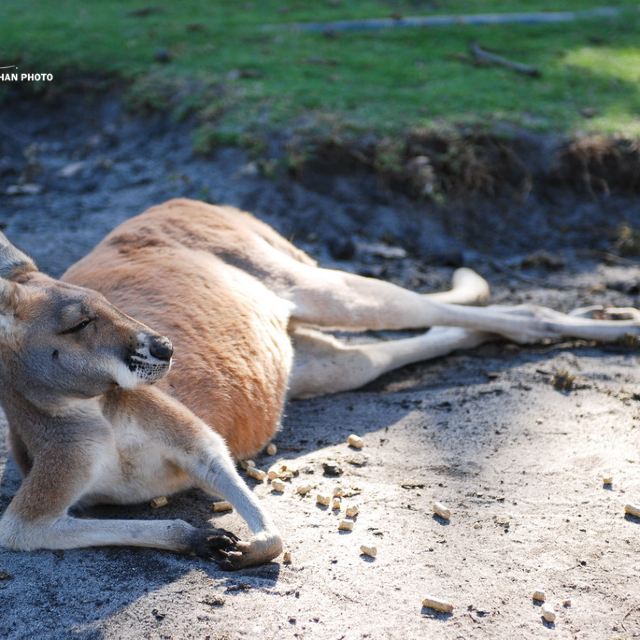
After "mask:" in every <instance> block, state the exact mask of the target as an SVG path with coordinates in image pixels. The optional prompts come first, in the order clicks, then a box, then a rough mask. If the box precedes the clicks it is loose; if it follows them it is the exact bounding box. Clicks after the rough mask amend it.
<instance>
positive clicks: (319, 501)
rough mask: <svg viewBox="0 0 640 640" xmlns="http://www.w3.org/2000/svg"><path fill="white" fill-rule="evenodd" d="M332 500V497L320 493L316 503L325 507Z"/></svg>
mask: <svg viewBox="0 0 640 640" xmlns="http://www.w3.org/2000/svg"><path fill="white" fill-rule="evenodd" d="M330 502H331V498H330V497H329V496H323V495H322V494H320V493H319V494H318V495H317V496H316V503H317V504H321V505H322V506H323V507H328V506H329V503H330Z"/></svg>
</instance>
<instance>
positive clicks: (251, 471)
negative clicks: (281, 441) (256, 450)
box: [247, 467, 267, 482]
mask: <svg viewBox="0 0 640 640" xmlns="http://www.w3.org/2000/svg"><path fill="white" fill-rule="evenodd" d="M247 475H248V476H249V477H250V478H253V479H254V480H257V481H258V482H264V479H265V478H266V477H267V474H266V473H265V472H264V471H262V469H256V468H255V467H249V468H248V469H247Z"/></svg>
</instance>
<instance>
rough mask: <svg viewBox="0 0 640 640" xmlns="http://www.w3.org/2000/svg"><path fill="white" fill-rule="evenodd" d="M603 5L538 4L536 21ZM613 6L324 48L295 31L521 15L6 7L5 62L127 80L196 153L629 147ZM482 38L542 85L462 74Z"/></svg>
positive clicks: (269, 6)
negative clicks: (340, 144)
mask: <svg viewBox="0 0 640 640" xmlns="http://www.w3.org/2000/svg"><path fill="white" fill-rule="evenodd" d="M601 4H603V3H602V2H589V1H586V0H563V2H562V3H561V5H560V6H558V3H557V2H547V1H544V0H532V1H530V2H527V3H526V5H527V6H526V10H527V11H533V10H545V9H546V10H559V9H585V8H592V7H594V6H599V5H601ZM606 4H608V5H609V6H617V7H621V8H623V9H624V11H625V13H624V15H623V16H622V17H621V18H619V19H610V20H603V19H599V20H583V21H579V22H576V23H572V24H561V25H546V26H541V25H536V26H533V25H529V26H525V25H505V26H492V27H446V28H444V27H443V28H435V29H398V30H387V31H376V32H352V33H343V34H338V35H335V36H334V37H327V36H325V35H323V34H311V33H299V32H296V31H292V30H290V29H287V28H286V25H287V23H292V22H299V21H331V20H341V19H350V18H371V17H385V16H389V15H416V14H428V13H465V12H468V13H479V12H490V11H504V12H508V11H518V10H520V11H521V10H522V3H518V2H514V1H508V0H483V1H477V0H459V1H457V2H455V3H454V2H450V3H443V2H437V3H436V2H427V1H422V2H421V1H417V0H408V1H402V0H397V1H386V2H385V1H382V0H362V1H359V2H346V1H340V0H325V1H318V2H303V1H298V2H275V1H272V0H262V1H257V0H256V1H254V2H240V3H236V2H229V1H228V0H206V1H205V0H184V1H181V2H167V1H158V2H152V3H150V4H148V5H147V4H145V3H144V2H140V3H136V4H134V3H131V2H125V1H124V0H101V1H100V2H96V3H83V2H80V1H79V0H76V1H72V0H61V1H60V2H56V3H43V2H38V1H35V0H4V2H3V9H2V13H3V17H2V20H1V21H0V65H4V64H10V63H16V64H19V65H20V67H21V68H22V69H23V70H25V71H33V72H37V71H43V72H44V71H50V72H54V73H57V74H63V75H64V76H65V77H66V78H69V79H71V80H73V77H74V74H77V75H89V76H91V75H92V74H93V75H96V76H101V77H104V76H112V77H117V78H121V79H123V80H125V81H126V82H127V83H129V86H130V89H129V91H128V99H129V101H130V104H131V105H132V106H134V107H135V108H137V109H140V110H145V109H165V110H167V109H168V110H171V111H173V113H174V115H175V116H176V117H177V118H183V117H186V116H188V115H192V114H196V115H197V116H198V119H199V121H200V123H201V127H200V129H199V130H198V131H197V132H196V134H195V137H196V140H195V142H196V146H197V147H198V148H200V149H201V150H206V149H207V148H210V147H211V146H215V145H217V144H225V143H228V142H241V141H242V140H247V139H248V137H251V136H252V135H255V133H256V132H266V131H272V130H274V129H278V128H280V129H281V128H288V129H291V128H295V129H296V130H302V131H304V130H305V129H307V130H310V131H314V132H318V131H326V132H334V131H335V130H336V129H338V130H340V131H344V130H348V131H359V132H362V131H373V132H376V133H379V134H382V135H390V134H391V135H392V134H394V133H397V132H399V131H404V130H407V129H416V128H418V129H419V128H434V127H436V128H438V127H441V126H442V125H443V124H445V125H446V124H450V123H456V124H458V123H475V124H482V125H488V126H492V125H494V124H495V123H497V122H508V123H513V124H515V125H518V126H524V127H526V128H531V129H534V130H541V131H557V132H564V133H571V134H575V133H578V132H581V131H587V132H602V133H618V134H624V135H628V136H635V135H638V134H639V133H640V118H639V117H638V116H639V115H640V83H639V80H640V71H639V69H640V44H639V42H640V39H639V36H640V12H639V11H638V8H637V3H635V2H630V1H626V0H618V1H614V0H609V1H608V2H607V3H606ZM266 25H273V28H266V27H265V26H266ZM473 40H478V41H479V42H480V43H481V45H482V46H483V47H484V48H485V49H489V50H492V51H495V52H497V53H500V54H501V55H503V56H506V57H508V58H510V59H513V60H517V61H520V62H524V63H527V64H531V65H535V66H537V67H538V68H539V69H540V70H541V72H542V74H543V75H542V77H541V78H539V79H532V78H528V77H524V76H519V75H516V74H514V73H512V72H510V71H508V70H506V69H501V68H496V67H487V68H476V67H473V66H470V65H468V64H465V63H464V62H461V61H460V59H458V57H459V56H460V54H466V53H467V49H468V45H469V43H470V42H471V41H473ZM0 86H1V85H0ZM390 161H393V159H392V158H391V160H390Z"/></svg>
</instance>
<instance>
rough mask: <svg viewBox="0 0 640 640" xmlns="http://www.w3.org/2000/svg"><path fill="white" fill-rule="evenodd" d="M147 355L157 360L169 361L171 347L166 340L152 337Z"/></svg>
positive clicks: (171, 352)
mask: <svg viewBox="0 0 640 640" xmlns="http://www.w3.org/2000/svg"><path fill="white" fill-rule="evenodd" d="M149 353H150V354H151V355H152V356H153V357H154V358H158V360H171V356H172V355H173V345H172V344H171V341H170V340H169V339H168V338H163V337H161V336H154V337H153V338H151V340H150V341H149Z"/></svg>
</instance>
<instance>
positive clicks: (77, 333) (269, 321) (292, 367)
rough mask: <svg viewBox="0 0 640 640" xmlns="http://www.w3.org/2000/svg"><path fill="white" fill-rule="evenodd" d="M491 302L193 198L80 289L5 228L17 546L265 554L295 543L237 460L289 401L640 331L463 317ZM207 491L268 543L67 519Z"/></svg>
mask: <svg viewBox="0 0 640 640" xmlns="http://www.w3.org/2000/svg"><path fill="white" fill-rule="evenodd" d="M488 296H489V288H488V285H487V283H486V282H485V281H484V280H483V279H482V278H481V277H480V276H478V275H477V274H475V273H473V272H472V271H470V270H468V269H461V270H458V271H457V272H456V274H455V276H454V287H453V289H452V290H451V291H448V292H443V293H437V294H418V293H415V292H412V291H407V290H405V289H402V288H400V287H397V286H395V285H392V284H390V283H386V282H382V281H378V280H374V279H370V278H362V277H360V276H356V275H353V274H349V273H344V272H341V271H335V270H327V269H321V268H319V267H317V266H316V264H315V262H314V261H313V260H312V259H311V258H309V257H308V256H306V255H305V254H304V253H303V252H301V251H299V250H298V249H296V248H295V247H294V246H293V245H291V244H290V243H289V242H287V241H286V240H285V239H284V238H282V237H281V236H279V235H278V234H277V233H276V232H275V231H273V230H272V229H270V228H269V227H267V226H266V225H264V224H263V223H261V222H259V221H258V220H256V219H255V218H253V217H252V216H250V215H249V214H247V213H244V212H241V211H238V210H236V209H233V208H231V207H216V206H212V205H207V204H204V203H199V202H194V201H190V200H172V201H170V202H167V203H165V204H163V205H160V206H157V207H153V208H152V209H149V210H148V211H147V212H145V213H143V214H141V215H139V216H137V217H136V218H132V219H131V220H128V221H127V222H125V223H124V224H122V225H120V226H119V227H118V228H117V229H115V230H114V231H113V232H112V233H110V234H109V235H108V236H107V237H106V238H105V239H104V240H103V241H102V242H101V243H100V244H99V245H98V246H97V247H96V248H95V249H94V250H93V251H92V252H91V253H90V254H89V255H88V256H86V257H85V258H84V259H82V260H81V261H80V262H78V263H77V264H75V265H74V266H72V267H71V268H70V269H69V271H68V272H67V273H66V274H65V275H64V277H63V280H62V281H56V280H53V279H52V278H49V277H47V276H46V275H44V274H41V273H39V272H38V271H37V269H36V267H35V265H34V264H33V262H32V261H31V260H30V259H29V258H28V257H27V256H25V255H24V254H22V253H21V252H20V251H19V250H17V249H16V248H15V247H13V245H11V243H9V241H8V240H7V239H6V238H5V237H4V236H3V235H2V234H1V233H0V403H1V404H2V406H3V408H4V410H5V412H6V414H7V418H8V420H9V429H10V443H11V447H12V450H13V453H14V455H15V457H16V460H17V462H18V465H19V467H20V469H21V471H22V472H23V474H24V475H25V480H24V482H23V484H22V486H21V487H20V489H19V491H18V493H17V495H16V496H15V497H14V499H13V501H12V502H11V504H10V505H9V507H8V508H7V510H6V511H5V513H4V514H3V515H2V518H1V519H0V544H4V545H6V546H9V547H12V548H16V549H36V548H53V549H56V548H58V549H62V548H73V547H80V546H93V545H111V544H115V545H136V546H149V547H155V548H158V549H168V550H173V551H178V552H182V553H189V552H192V553H199V554H204V555H207V556H216V557H218V559H220V560H221V562H222V563H223V565H224V566H226V567H227V568H239V567H243V566H248V565H251V564H257V563H260V562H266V561H268V560H270V559H272V558H274V557H276V556H277V555H278V554H279V553H280V551H281V550H282V540H281V538H280V535H279V534H278V531H277V528H276V527H275V525H274V523H273V522H272V520H271V518H270V516H269V514H267V513H266V512H265V511H264V509H263V508H262V506H261V505H260V503H259V502H258V500H257V499H256V498H255V496H254V494H253V493H252V492H251V491H250V490H249V489H248V487H247V486H246V485H245V483H244V482H243V480H242V479H241V478H240V476H239V475H238V472H237V470H236V468H235V466H234V463H233V461H232V456H233V457H235V458H236V459H238V458H243V457H246V456H249V455H253V454H255V453H256V452H258V451H260V449H261V448H262V447H264V446H265V444H267V442H268V441H269V440H270V439H271V438H272V437H273V435H274V433H275V432H276V430H277V428H278V425H279V422H280V418H281V415H282V409H283V406H284V402H285V398H286V396H287V394H288V396H289V397H292V398H296V397H304V396H313V395H320V394H323V393H334V392H338V391H346V390H349V389H353V388H356V387H358V386H361V385H363V384H366V383H367V382H369V381H370V380H373V379H374V378H376V377H377V376H379V375H381V374H382V373H384V372H386V371H389V370H391V369H393V368H396V367H399V366H403V365H405V364H408V363H411V362H416V361H418V360H424V359H429V358H434V357H438V356H442V355H446V354H447V353H450V352H451V351H453V350H455V349H462V348H471V347H473V346H476V345H478V344H480V343H482V342H484V341H486V340H490V339H494V338H495V337H496V336H502V337H506V338H507V339H511V340H514V341H516V342H532V341H535V340H541V339H556V338H560V337H564V336H575V337H582V338H587V339H594V340H603V341H607V340H616V339H619V338H620V337H622V336H624V335H626V334H633V335H638V334H639V333H640V313H638V312H637V311H636V310H635V309H621V310H606V309H600V308H598V309H596V308H587V309H581V310H577V311H576V312H575V313H574V314H570V315H566V314H561V313H557V312H555V311H552V310H551V309H545V308H542V307H533V306H518V307H499V306H493V307H487V308H474V307H465V308H463V307H460V306H457V305H459V304H478V303H481V302H485V301H486V300H487V299H488ZM592 315H595V316H596V317H598V318H599V319H597V320H594V319H592V318H591V317H590V316H592ZM332 327H341V328H347V329H350V330H356V331H357V330H366V329H405V328H411V329H416V328H421V327H424V328H428V327H432V329H431V330H430V331H428V332H426V333H424V334H422V335H418V336H415V337H412V338H407V339H403V340H394V341H387V342H376V343H370V344H356V345H347V344H343V343H341V342H339V341H338V340H336V339H335V338H333V337H331V336H329V335H327V334H325V333H322V331H320V330H318V329H329V328H332ZM164 336H167V337H168V338H169V339H170V340H171V342H172V343H173V349H174V350H175V357H174V358H173V366H172V368H171V369H169V363H170V360H171V354H172V349H171V345H170V344H169V342H168V340H167V338H166V337H164ZM294 348H295V361H294V357H293V356H294ZM151 385H153V386H151ZM192 486H198V487H201V488H202V489H203V490H205V491H207V492H209V493H211V494H212V495H218V496H221V497H223V498H225V499H226V500H229V501H230V502H231V503H232V504H233V505H234V507H235V508H236V510H237V511H238V513H239V514H240V515H241V516H242V517H243V518H244V519H245V520H246V521H247V523H248V525H249V528H250V529H251V531H252V533H253V535H252V537H251V538H250V540H248V541H246V542H244V541H239V540H238V539H237V538H236V537H235V536H233V534H230V533H228V532H224V531H221V530H212V529H207V528H194V527H192V526H191V525H189V524H187V523H186V522H183V521H180V520H170V521H169V520H167V521H165V520H155V521H138V520H122V521H120V520H104V521H103V520H91V519H77V518H73V517H71V516H69V515H68V509H69V508H70V507H71V506H73V505H74V504H79V505H82V504H94V503H97V502H111V503H131V502H140V501H143V500H147V499H149V498H151V497H153V496H157V495H164V494H170V493H174V492H176V491H180V490H182V489H186V488H188V487H192Z"/></svg>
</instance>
